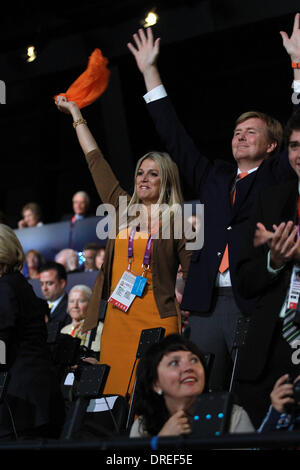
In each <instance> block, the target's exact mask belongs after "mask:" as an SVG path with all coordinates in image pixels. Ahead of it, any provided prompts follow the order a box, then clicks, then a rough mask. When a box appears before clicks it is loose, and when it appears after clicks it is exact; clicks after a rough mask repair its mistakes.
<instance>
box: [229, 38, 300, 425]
mask: <svg viewBox="0 0 300 470" xmlns="http://www.w3.org/2000/svg"><path fill="white" fill-rule="evenodd" d="M299 38H300V36H299ZM299 53H300V50H299ZM285 137H286V143H287V146H288V155H289V162H290V165H291V168H292V171H293V172H294V175H295V180H293V181H290V180H287V181H285V182H283V183H281V184H277V185H276V186H275V187H274V186H271V187H269V188H265V189H264V190H262V191H261V192H260V193H259V194H258V197H257V200H256V204H255V206H254V207H253V211H252V214H251V217H250V220H249V225H248V227H247V235H246V236H245V238H244V242H243V243H244V249H243V250H242V251H241V259H240V262H239V264H238V266H237V273H236V274H237V279H238V288H239V291H240V294H242V295H243V296H244V297H245V298H246V299H250V300H251V299H255V300H256V308H254V309H253V311H252V314H251V316H250V321H249V326H248V333H247V336H246V341H245V346H244V347H243V348H241V350H240V353H239V360H238V362H237V369H236V370H237V377H236V381H235V392H236V393H237V394H238V395H239V398H240V400H242V404H243V406H244V407H245V408H246V409H247V411H248V413H249V414H250V416H251V418H252V420H253V422H254V423H255V424H256V425H258V424H259V423H260V422H261V420H262V418H263V416H264V415H265V413H266V411H267V408H268V403H269V394H270V392H271V390H272V387H273V385H274V383H275V382H276V380H277V379H278V377H280V376H282V375H283V374H285V373H288V374H290V375H291V376H293V377H294V376H296V375H298V374H299V373H300V366H299V364H298V363H297V361H296V362H295V361H293V360H292V356H293V349H294V347H295V346H297V341H299V340H300V328H299V319H298V315H296V309H297V305H298V301H299V288H298V287H297V286H298V285H299V283H298V281H297V279H296V273H297V272H298V270H299V262H300V238H299V235H298V236H297V234H298V230H299V225H298V224H299V213H300V212H299V207H300V203H299V182H300V170H299V163H298V162H299V158H300V152H299V149H300V111H297V112H295V113H294V114H293V115H292V117H291V118H290V119H289V121H288V123H287V126H286V129H285ZM253 396H257V397H259V400H255V401H253Z"/></svg>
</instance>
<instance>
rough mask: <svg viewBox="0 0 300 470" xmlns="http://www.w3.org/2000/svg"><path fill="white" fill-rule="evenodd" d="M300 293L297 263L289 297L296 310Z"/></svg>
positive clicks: (299, 268)
mask: <svg viewBox="0 0 300 470" xmlns="http://www.w3.org/2000/svg"><path fill="white" fill-rule="evenodd" d="M299 202H300V200H298V237H299V236H300V223H299V222H300V205H299ZM299 295H300V264H299V263H295V264H294V267H293V272H292V277H291V282H290V290H289V298H288V308H292V309H294V310H296V309H297V305H298V302H299Z"/></svg>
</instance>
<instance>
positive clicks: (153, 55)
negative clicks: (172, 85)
mask: <svg viewBox="0 0 300 470" xmlns="http://www.w3.org/2000/svg"><path fill="white" fill-rule="evenodd" d="M133 39H134V42H135V46H134V45H133V44H131V43H130V42H129V43H128V44H127V47H128V49H129V50H130V51H131V52H132V54H133V55H134V57H135V60H136V63H137V66H138V69H139V70H140V72H141V73H142V74H143V76H144V80H145V85H146V89H147V92H148V91H151V90H152V89H153V88H155V87H157V86H159V85H162V81H161V78H160V75H159V71H158V68H157V64H156V62H157V58H158V55H159V45H160V38H157V39H155V41H154V39H153V33H152V30H151V28H147V29H146V30H143V29H142V28H140V29H139V30H138V32H137V33H135V34H134V35H133Z"/></svg>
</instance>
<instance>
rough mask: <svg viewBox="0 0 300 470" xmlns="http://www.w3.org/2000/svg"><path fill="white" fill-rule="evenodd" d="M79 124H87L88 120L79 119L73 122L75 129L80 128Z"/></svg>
mask: <svg viewBox="0 0 300 470" xmlns="http://www.w3.org/2000/svg"><path fill="white" fill-rule="evenodd" d="M79 124H86V120H85V119H83V118H80V119H77V121H74V122H73V127H74V129H76V127H77V126H79Z"/></svg>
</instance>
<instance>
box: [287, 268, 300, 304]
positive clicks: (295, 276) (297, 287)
mask: <svg viewBox="0 0 300 470" xmlns="http://www.w3.org/2000/svg"><path fill="white" fill-rule="evenodd" d="M299 295H300V264H295V266H294V267H293V272H292V278H291V287H290V291H289V299H288V308H292V309H296V308H297V305H298V302H299Z"/></svg>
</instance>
